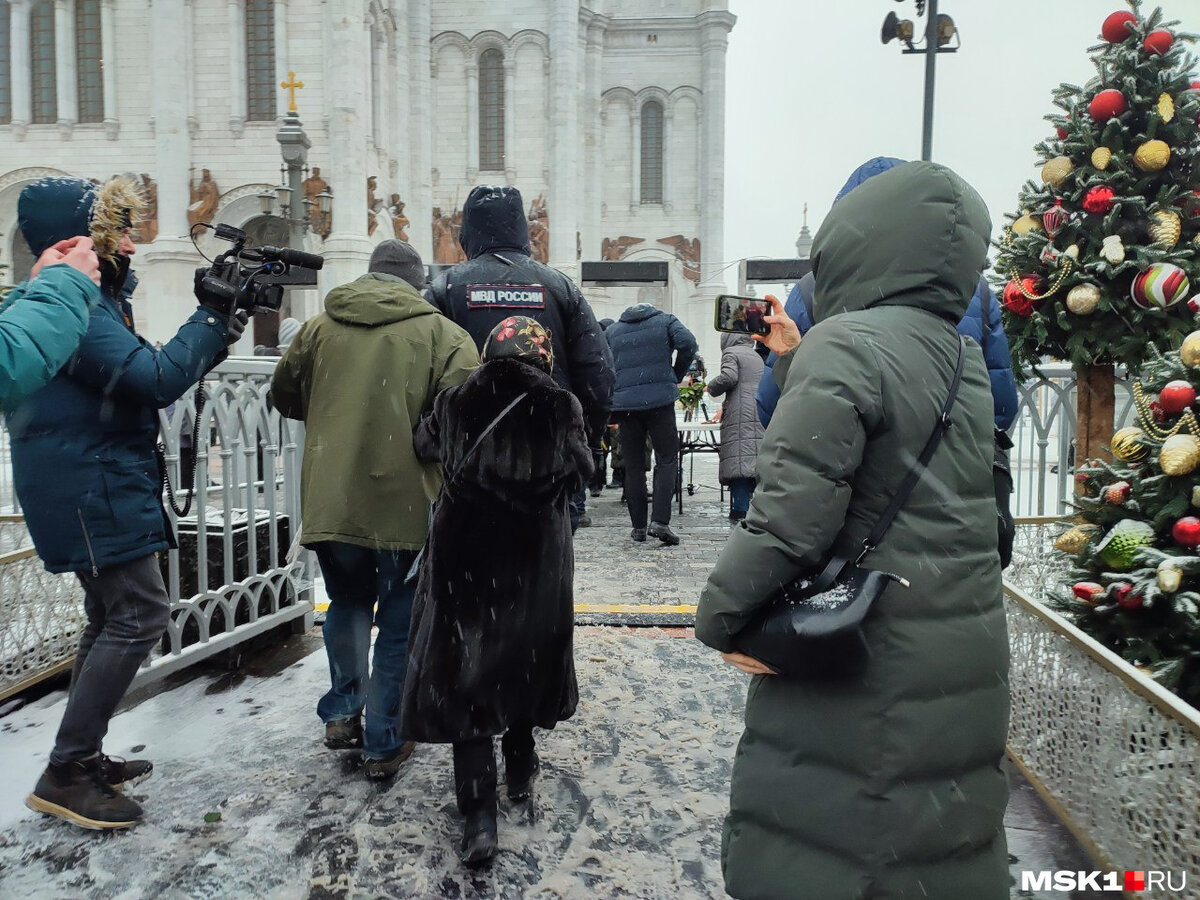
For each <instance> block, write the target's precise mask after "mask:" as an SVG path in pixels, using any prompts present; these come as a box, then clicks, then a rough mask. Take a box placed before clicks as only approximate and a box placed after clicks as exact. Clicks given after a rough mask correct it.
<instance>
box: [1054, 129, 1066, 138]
mask: <svg viewBox="0 0 1200 900" xmlns="http://www.w3.org/2000/svg"><path fill="white" fill-rule="evenodd" d="M1054 133H1055V134H1057V135H1058V139H1059V140H1060V141H1065V140H1066V139H1067V129H1065V128H1055V129H1054Z"/></svg>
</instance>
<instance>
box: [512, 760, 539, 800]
mask: <svg viewBox="0 0 1200 900" xmlns="http://www.w3.org/2000/svg"><path fill="white" fill-rule="evenodd" d="M541 767H542V765H541V762H540V761H539V760H538V755H537V753H531V754H529V756H521V757H518V758H514V759H511V760H509V759H506V760H505V761H504V777H505V780H507V781H508V799H509V800H511V801H512V802H513V803H524V802H525V801H526V800H528V799H529V796H530V785H531V784H532V783H533V776H534V775H536V774H537V773H538V769H540V768H541Z"/></svg>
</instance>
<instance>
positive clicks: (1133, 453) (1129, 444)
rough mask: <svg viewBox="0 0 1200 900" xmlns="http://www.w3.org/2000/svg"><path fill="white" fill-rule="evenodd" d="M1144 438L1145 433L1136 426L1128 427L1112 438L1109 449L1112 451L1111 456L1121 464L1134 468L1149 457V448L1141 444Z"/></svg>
mask: <svg viewBox="0 0 1200 900" xmlns="http://www.w3.org/2000/svg"><path fill="white" fill-rule="evenodd" d="M1145 437H1146V432H1144V431H1142V429H1140V428H1138V427H1137V426H1136V425H1130V426H1128V427H1127V428H1122V429H1121V430H1120V431H1118V432H1117V433H1116V434H1114V435H1113V436H1112V443H1111V444H1110V445H1109V448H1110V449H1111V450H1112V452H1113V456H1115V457H1116V458H1117V459H1119V460H1120V461H1121V462H1123V463H1125V464H1126V465H1130V466H1136V465H1137V464H1138V463H1140V462H1145V460H1146V458H1147V457H1148V456H1150V448H1149V447H1147V446H1146V445H1145V444H1143V443H1142V439H1143V438H1145Z"/></svg>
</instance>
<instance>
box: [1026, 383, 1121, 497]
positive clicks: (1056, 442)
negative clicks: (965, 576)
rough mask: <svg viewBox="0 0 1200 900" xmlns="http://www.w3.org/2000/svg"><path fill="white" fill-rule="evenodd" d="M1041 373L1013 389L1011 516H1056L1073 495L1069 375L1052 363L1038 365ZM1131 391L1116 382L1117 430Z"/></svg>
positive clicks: (1072, 406)
mask: <svg viewBox="0 0 1200 900" xmlns="http://www.w3.org/2000/svg"><path fill="white" fill-rule="evenodd" d="M1042 375H1043V377H1042V378H1037V379H1032V380H1030V381H1027V382H1025V383H1024V384H1021V385H1018V386H1017V397H1018V400H1019V406H1018V410H1017V418H1016V421H1015V422H1014V423H1013V427H1012V428H1011V429H1010V431H1009V435H1010V436H1011V437H1012V440H1013V449H1012V453H1011V461H1012V472H1013V489H1014V493H1013V503H1012V512H1013V515H1014V516H1054V515H1062V514H1063V513H1064V512H1067V511H1068V509H1067V505H1068V501H1069V500H1070V499H1071V496H1072V494H1073V493H1074V478H1073V476H1074V471H1075V460H1074V458H1073V447H1074V442H1075V373H1074V372H1073V371H1072V370H1071V367H1070V366H1068V365H1065V364H1061V363H1058V364H1053V365H1044V366H1042ZM1132 391H1133V389H1132V386H1131V384H1130V382H1129V381H1128V380H1126V379H1123V378H1118V380H1117V383H1116V392H1117V404H1116V423H1117V427H1118V428H1120V427H1121V426H1123V425H1126V424H1129V422H1130V421H1131V420H1132V418H1133V415H1134V408H1133V392H1132ZM1080 462H1082V460H1080Z"/></svg>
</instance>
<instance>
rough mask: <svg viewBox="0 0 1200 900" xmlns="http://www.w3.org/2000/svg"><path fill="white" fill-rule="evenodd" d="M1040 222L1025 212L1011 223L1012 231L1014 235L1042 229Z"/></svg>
mask: <svg viewBox="0 0 1200 900" xmlns="http://www.w3.org/2000/svg"><path fill="white" fill-rule="evenodd" d="M1042 230H1044V229H1043V227H1042V223H1041V222H1040V221H1038V220H1037V219H1035V218H1034V217H1033V216H1031V215H1029V214H1028V213H1026V214H1025V215H1023V216H1021V217H1020V218H1019V219H1016V220H1014V221H1013V223H1012V232H1013V234H1016V235H1026V234H1029V232H1031V231H1042Z"/></svg>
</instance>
